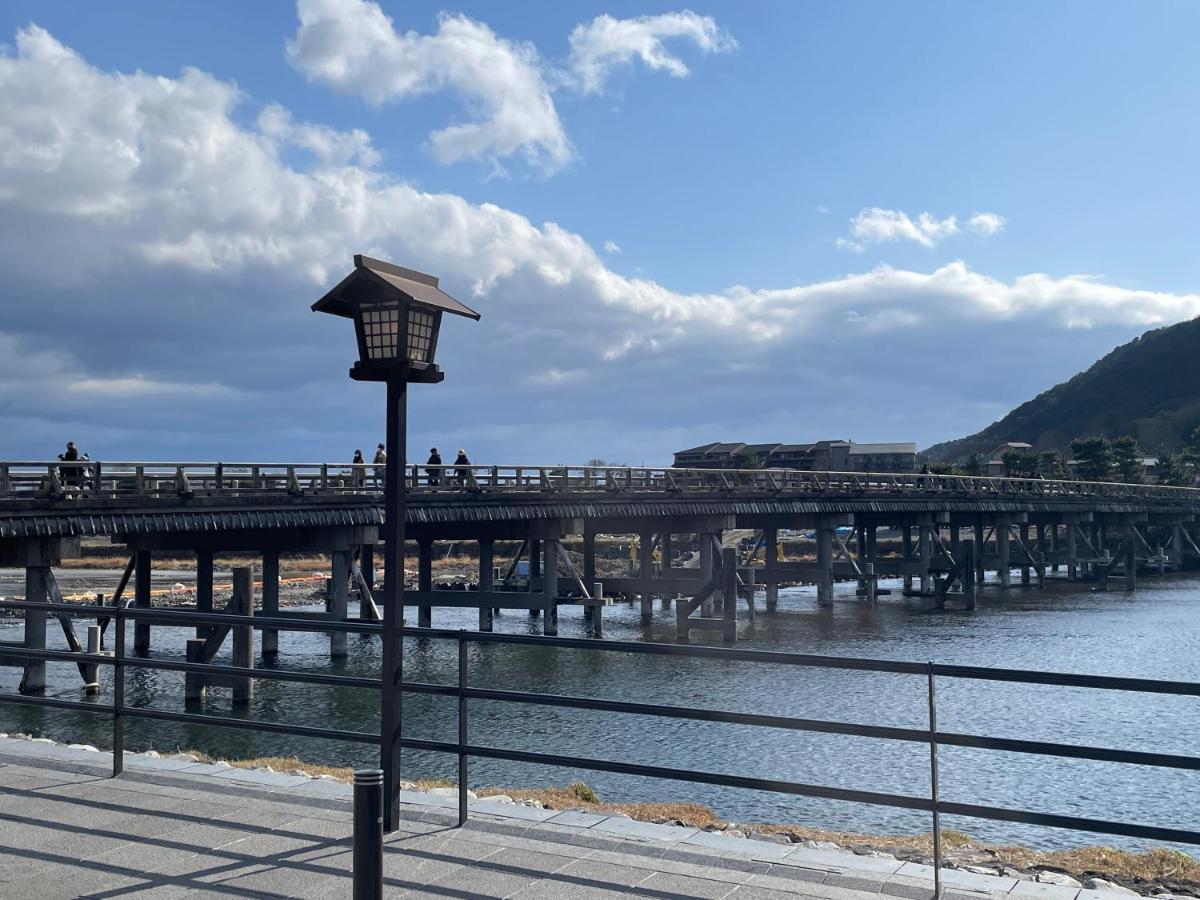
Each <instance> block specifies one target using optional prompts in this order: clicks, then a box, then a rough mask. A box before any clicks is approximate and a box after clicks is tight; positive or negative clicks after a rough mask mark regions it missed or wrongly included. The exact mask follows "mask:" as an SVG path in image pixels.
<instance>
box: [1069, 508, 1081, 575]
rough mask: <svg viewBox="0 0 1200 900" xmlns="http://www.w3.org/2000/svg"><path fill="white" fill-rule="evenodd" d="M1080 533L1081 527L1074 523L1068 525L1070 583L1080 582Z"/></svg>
mask: <svg viewBox="0 0 1200 900" xmlns="http://www.w3.org/2000/svg"><path fill="white" fill-rule="evenodd" d="M1078 531H1079V526H1078V525H1076V524H1075V523H1074V522H1068V523H1067V579H1068V580H1069V581H1078V580H1079V548H1078V546H1077V544H1076V535H1077V533H1078Z"/></svg>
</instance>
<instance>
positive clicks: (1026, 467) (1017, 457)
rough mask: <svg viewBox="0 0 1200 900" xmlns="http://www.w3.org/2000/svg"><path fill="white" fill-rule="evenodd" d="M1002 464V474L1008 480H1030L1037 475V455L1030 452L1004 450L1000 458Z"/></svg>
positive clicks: (1014, 449)
mask: <svg viewBox="0 0 1200 900" xmlns="http://www.w3.org/2000/svg"><path fill="white" fill-rule="evenodd" d="M1000 462H1002V463H1004V474H1005V475H1006V476H1007V477H1008V478H1032V477H1033V476H1034V475H1036V474H1037V463H1038V458H1037V455H1036V454H1034V453H1033V451H1031V450H1018V449H1016V448H1015V447H1014V448H1013V449H1012V450H1005V451H1004V455H1003V456H1001V457H1000Z"/></svg>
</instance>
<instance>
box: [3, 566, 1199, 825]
mask: <svg viewBox="0 0 1200 900" xmlns="http://www.w3.org/2000/svg"><path fill="white" fill-rule="evenodd" d="M883 586H885V587H886V586H888V585H887V584H886V583H885V584H884V585H883ZM1114 586H1115V585H1114ZM893 587H895V585H893ZM836 597H837V600H838V602H837V603H836V605H835V606H834V608H833V609H819V608H817V606H816V597H815V594H814V593H813V591H812V589H807V588H795V589H784V590H781V592H780V603H779V611H778V613H776V614H775V615H766V614H763V613H762V612H761V610H760V614H759V616H758V618H757V620H756V621H755V622H754V623H750V622H745V621H743V622H742V623H741V624H740V626H739V634H738V644H737V646H738V647H744V648H755V649H763V650H780V651H797V652H805V653H819V654H829V655H834V656H860V657H876V658H886V659H894V660H908V661H922V662H923V661H926V660H930V659H932V660H935V661H938V662H944V663H960V664H968V665H982V666H1004V667H1013V668H1029V669H1050V670H1056V671H1062V672H1080V673H1089V674H1100V675H1127V676H1143V677H1149V678H1171V679H1179V680H1192V681H1200V630H1198V629H1197V627H1196V625H1197V623H1196V617H1197V613H1198V611H1200V582H1197V581H1196V580H1195V579H1191V578H1167V579H1153V580H1151V579H1145V580H1142V581H1141V582H1140V584H1139V590H1138V591H1137V592H1136V593H1135V594H1132V595H1130V594H1125V593H1122V592H1119V591H1114V592H1111V593H1102V592H1095V591H1092V590H1090V589H1088V588H1086V587H1085V588H1081V587H1079V586H1071V585H1067V584H1063V583H1060V584H1057V585H1056V584H1053V583H1052V584H1051V586H1050V587H1048V588H1047V589H1046V590H1044V591H1038V590H1036V589H1027V588H1010V589H1008V590H1006V591H1001V590H999V589H995V588H989V589H987V590H985V591H984V592H983V593H982V595H981V599H980V605H979V608H978V609H977V610H975V611H974V612H965V611H959V610H946V611H935V610H933V609H931V608H930V605H929V601H928V600H920V599H903V598H901V597H900V596H899V592H898V591H896V592H895V593H893V594H892V595H891V596H890V597H883V598H881V599H880V602H879V604H878V606H876V607H874V608H869V607H867V606H866V605H865V604H863V603H862V602H861V601H858V600H856V599H855V597H854V595H853V586H852V585H849V584H847V585H838V586H837V593H836ZM654 605H655V613H654V616H655V618H654V621H653V623H652V624H651V625H649V626H643V625H642V624H641V623H640V621H639V614H638V609H637V608H636V607H635V606H626V605H624V604H619V605H617V606H614V607H610V608H609V609H608V610H606V613H605V637H606V638H608V639H610V640H621V641H625V640H628V641H642V640H656V641H670V640H672V639H673V636H674V612H673V611H663V610H661V609H660V608H659V604H658V603H657V602H656V603H655V604H654ZM410 615H411V613H410ZM475 618H476V613H475V612H474V611H457V610H435V611H434V624H435V625H436V626H439V627H450V628H460V627H461V628H472V627H474V624H475ZM50 627H51V634H52V635H53V637H52V643H54V642H57V644H56V645H61V643H62V642H61V633H60V632H59V629H58V628H57V627H56V626H55V623H54V622H53V621H52V622H51V626H50ZM496 628H497V630H502V631H506V632H515V633H537V632H538V631H539V629H540V620H536V619H531V618H530V617H528V615H527V614H526V613H524V612H505V613H504V614H503V615H499V616H497V618H496ZM559 629H560V630H559V633H560V635H563V636H584V635H585V634H586V630H585V625H584V622H583V620H582V614H581V613H580V611H579V610H578V609H575V608H571V607H564V608H563V609H562V611H561V613H560V618H559ZM20 636H21V626H20V624H19V622H12V621H3V622H0V640H6V641H7V640H19V639H20ZM185 637H186V634H185V632H184V631H183V630H182V629H169V628H161V629H160V628H155V629H154V651H153V652H154V654H155V655H156V656H157V655H161V656H163V657H165V658H174V659H179V658H182V652H183V646H184V638H185ZM131 638H132V635H130V639H131ZM110 641H111V636H110ZM130 643H132V641H131V640H130ZM110 646H111V644H110ZM456 653H457V651H456V647H455V645H454V643H453V642H443V641H427V640H410V641H409V642H408V644H407V645H406V651H405V656H406V658H405V667H406V678H408V679H411V680H420V681H442V682H445V683H452V682H453V681H454V679H455V677H456V676H455V672H456V660H457V657H456ZM379 663H380V652H379V642H378V640H377V639H375V638H365V637H357V636H351V637H350V654H349V657H348V658H347V659H346V660H344V661H341V662H337V663H331V662H330V660H329V656H328V638H327V637H324V636H319V635H312V634H300V633H292V634H286V633H285V634H281V635H280V655H279V659H278V663H277V665H279V666H281V667H288V668H298V669H304V670H308V671H322V672H336V673H345V674H354V675H366V676H375V675H377V673H378V670H379ZM256 665H264V663H263V662H262V661H261V660H258V661H256ZM102 677H103V684H104V692H103V694H102V696H101V697H99V698H98V700H97V702H98V704H101V705H102V704H105V703H108V702H110V700H111V693H110V686H111V680H110V675H109V673H108V672H107V670H102ZM470 678H471V683H472V684H473V685H476V686H488V687H498V688H509V689H523V690H536V691H545V692H555V693H564V694H575V695H583V696H595V697H604V698H612V699H621V700H630V701H640V702H653V703H677V704H688V705H696V706H707V707H711V708H715V709H728V710H739V711H743V710H745V711H756V712H762V713H768V714H778V715H790V716H802V717H810V718H821V719H831V720H840V721H847V722H858V723H870V724H886V725H895V726H900V727H907V728H925V727H927V719H926V685H925V680H924V677H923V676H922V677H914V676H900V675H887V674H875V673H853V672H838V671H825V670H819V669H806V668H788V667H782V666H763V665H756V664H752V663H743V662H728V663H727V662H715V661H709V660H695V659H684V658H674V657H654V656H643V655H625V654H614V653H602V652H598V651H579V650H547V649H542V648H530V647H518V646H474V647H472V648H471V651H470ZM48 679H49V681H50V685H51V686H50V689H49V691H48V692H49V693H50V694H53V695H57V696H62V697H66V698H71V699H79V698H80V697H81V694H82V691H81V689H80V682H79V677H78V674H77V672H76V671H75V670H74V667H73V666H66V665H59V664H50V665H49V667H48ZM18 680H19V671H18V670H17V669H15V668H0V691H3V692H11V691H15V690H16V686H17V682H18ZM126 685H127V687H126V698H127V702H128V703H130V704H137V705H146V706H155V707H161V708H168V709H177V710H178V709H183V706H184V704H183V700H182V687H183V676H182V674H181V673H168V672H148V671H139V670H128V671H127V675H126ZM455 702H456V701H455V700H453V699H452V698H441V697H429V696H410V697H408V698H406V700H405V723H404V729H405V734H406V736H411V737H420V738H433V739H444V740H454V739H455V736H456V728H457V725H456V720H455ZM378 703H379V697H378V692H377V691H373V690H361V689H334V688H329V687H324V686H317V685H295V684H283V683H279V682H271V681H259V682H258V683H257V684H256V695H255V699H254V701H253V703H252V704H251V707H250V709H249V710H248V711H246V712H236V713H235V712H234V711H233V709H232V707H231V704H230V701H229V696H228V691H221V690H218V691H216V692H215V696H214V697H213V698H211V699H210V700H208V701H206V702H205V704H204V705H203V706H197V705H193V706H192V707H191V708H192V710H193V711H200V712H206V713H209V714H214V715H221V716H231V715H250V716H252V717H254V718H256V719H261V720H274V721H286V722H290V723H295V724H305V725H314V726H320V727H326V728H344V729H351V730H357V731H372V730H378V721H379V720H378ZM938 716H939V726H940V728H941V729H942V730H945V731H955V732H972V733H976V734H986V735H992V736H998V737H1013V738H1025V739H1036V740H1048V741H1057V742H1066V743H1084V744H1091V745H1095V746H1102V747H1114V748H1122V749H1141V750H1147V751H1160V752H1168V753H1185V754H1195V752H1196V742H1197V735H1198V734H1200V704H1198V703H1197V701H1196V700H1195V699H1194V698H1182V697H1169V696H1155V695H1144V694H1126V693H1121V692H1111V691H1094V690H1082V689H1078V688H1059V687H1044V686H1032V685H1030V686H1027V685H1011V684H990V683H984V682H968V681H957V680H953V679H940V681H939V685H938ZM110 722H111V720H110V718H109V717H108V716H103V715H90V714H87V713H82V712H79V713H76V712H64V711H58V710H54V711H50V710H45V709H38V708H34V707H19V706H14V705H11V704H8V705H5V704H0V730H3V731H23V732H27V733H33V734H35V735H42V736H47V737H52V738H56V739H59V740H63V741H77V742H85V743H90V744H94V745H96V746H98V747H100V748H102V749H106V748H108V747H109V746H110V745H111V744H110V728H111V725H110ZM470 722H471V728H470V740H471V742H472V743H475V744H481V745H491V746H499V747H509V748H514V749H529V750H535V751H539V752H550V753H563V754H572V755H578V756H589V755H591V756H600V757H603V758H606V759H614V760H622V761H626V762H639V763H645V764H651V765H658V766H671V767H677V768H681V769H692V770H707V771H714V772H725V773H735V774H741V775H748V776H757V777H765V778H777V779H786V780H791V781H800V782H809V783H820V784H828V785H835V786H839V787H848V788H858V789H864V790H875V791H888V792H896V793H910V794H915V795H925V794H926V792H927V791H928V789H929V752H928V747H927V746H926V745H923V744H905V743H898V742H893V741H885V740H878V739H869V738H851V737H843V736H836V735H818V734H810V733H804V732H789V731H783V730H776V729H767V728H754V727H749V726H736V725H724V724H714V723H702V722H686V721H678V720H659V719H649V718H645V717H639V716H632V715H626V714H615V713H614V714H606V713H595V712H586V711H575V710H562V709H548V708H540V707H534V706H527V705H521V704H501V703H497V702H484V701H472V703H471V708H470ZM126 734H127V746H128V747H129V748H130V749H145V748H151V747H153V748H155V749H158V750H161V751H171V750H175V749H187V748H190V749H197V750H202V751H205V752H207V753H210V754H212V755H214V756H218V757H228V758H237V757H252V756H267V755H296V756H299V757H301V758H302V759H305V760H310V761H320V762H328V763H334V764H342V765H373V764H376V762H377V760H376V759H375V758H374V753H373V751H372V749H371V748H370V747H367V746H359V745H346V744H342V743H338V742H330V741H321V740H311V739H305V738H291V737H287V736H283V735H272V734H259V733H252V732H244V731H234V730H232V729H220V728H209V727H197V726H192V725H185V724H174V723H169V722H147V721H137V720H131V721H129V722H128V724H127V731H126ZM939 761H940V775H941V778H940V783H941V796H942V798H943V799H945V800H953V801H960V802H967V803H982V804H992V805H1002V806H1008V807H1015V808H1022V809H1030V810H1038V811H1045V812H1054V813H1062V814H1068V815H1083V816H1095V817H1101V818H1108V819H1118V820H1123V821H1131V822H1139V823H1144V824H1153V825H1160V826H1173V827H1191V828H1194V827H1196V825H1197V813H1196V808H1197V800H1198V798H1200V773H1192V772H1186V771H1178V770H1161V769H1159V770H1156V769H1151V768H1146V767H1141V766H1131V765H1121V764H1115V763H1099V762H1090V761H1083V760H1065V759H1055V758H1052V757H1034V756H1024V755H1019V754H1010V753H999V752H995V751H979V750H971V749H961V748H942V749H941V750H940V755H939ZM454 773H455V761H454V759H453V758H450V757H447V756H444V755H437V754H427V753H417V752H407V751H406V753H405V755H404V777H405V778H417V777H432V776H447V777H453V776H454ZM576 779H582V780H585V781H586V782H587V783H588V784H590V785H591V786H592V787H594V788H595V789H596V791H597V792H598V793H599V794H600V795H601V797H602V798H604V799H606V800H692V801H698V802H702V803H706V804H708V805H710V806H712V807H713V808H714V809H716V810H717V812H718V813H719V814H720V815H722V816H723V817H726V818H728V819H731V820H734V821H751V822H753V821H776V822H792V823H801V824H805V825H811V826H818V827H828V828H834V829H843V830H850V831H863V832H889V833H912V832H917V831H927V830H928V829H929V822H928V818H927V817H926V816H925V815H923V814H920V813H915V812H909V811H904V810H894V809H888V808H885V807H873V806H864V805H860V804H852V803H845V802H841V801H832V800H816V799H807V798H799V797H790V796H784V795H777V794H771V793H765V792H762V793H760V792H751V791H740V790H734V789H728V788H720V787H709V786H705V785H694V784H686V783H680V782H669V781H659V780H649V779H644V778H635V777H630V776H620V775H610V774H605V773H600V772H582V771H577V770H570V769H566V768H549V767H539V766H533V765H527V764H520V763H509V762H503V761H490V760H472V762H471V775H470V782H471V785H472V786H473V787H478V786H508V787H526V786H535V785H547V784H565V783H567V782H569V781H572V780H576ZM943 827H954V828H959V829H961V830H963V831H966V832H968V833H970V834H972V835H975V836H977V837H980V838H986V839H989V840H994V841H1018V842H1022V843H1032V844H1036V845H1038V846H1042V847H1051V846H1068V845H1072V844H1084V843H1096V842H1098V841H1103V842H1106V843H1113V844H1117V845H1122V846H1136V845H1137V844H1136V842H1133V841H1128V840H1124V839H1121V838H1098V837H1097V836H1096V835H1089V834H1080V833H1075V832H1069V831H1059V830H1053V829H1042V828H1033V827H1028V826H1019V825H1012V824H1008V823H998V822H987V821H983V820H976V819H956V818H948V817H947V818H943Z"/></svg>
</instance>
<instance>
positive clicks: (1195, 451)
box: [1183, 425, 1200, 466]
mask: <svg viewBox="0 0 1200 900" xmlns="http://www.w3.org/2000/svg"><path fill="white" fill-rule="evenodd" d="M1183 461H1184V462H1185V463H1189V464H1191V465H1193V466H1200V425H1197V426H1196V427H1195V428H1193V429H1192V432H1191V434H1189V435H1188V440H1187V444H1186V445H1185V446H1184V448H1183Z"/></svg>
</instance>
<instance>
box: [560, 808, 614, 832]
mask: <svg viewBox="0 0 1200 900" xmlns="http://www.w3.org/2000/svg"><path fill="white" fill-rule="evenodd" d="M607 818H609V816H600V815H597V814H596V813H589V812H577V811H575V810H566V811H564V812H560V813H556V814H555V815H554V817H553V818H550V819H548V820H547V822H548V823H549V824H551V825H571V826H574V827H576V828H591V827H592V826H593V825H597V824H599V823H600V822H603V821H604V820H605V819H607Z"/></svg>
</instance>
